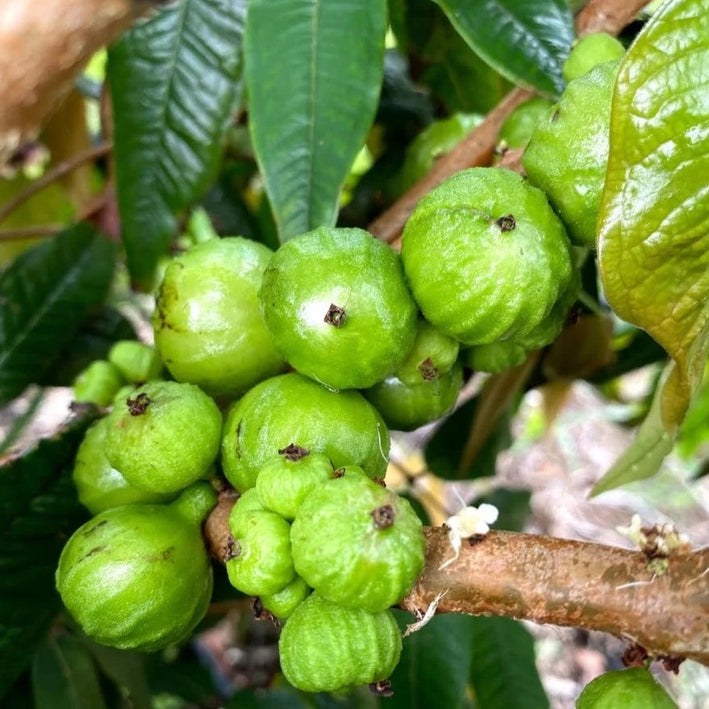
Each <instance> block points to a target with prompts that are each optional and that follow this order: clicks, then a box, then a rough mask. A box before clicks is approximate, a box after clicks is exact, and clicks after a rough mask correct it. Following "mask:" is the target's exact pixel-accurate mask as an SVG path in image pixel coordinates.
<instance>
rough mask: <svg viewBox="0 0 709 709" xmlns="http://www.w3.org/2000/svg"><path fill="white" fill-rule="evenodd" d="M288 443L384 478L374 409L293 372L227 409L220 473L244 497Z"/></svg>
mask: <svg viewBox="0 0 709 709" xmlns="http://www.w3.org/2000/svg"><path fill="white" fill-rule="evenodd" d="M292 443H297V445H299V446H301V447H303V448H307V449H308V450H310V451H314V452H319V453H323V454H325V455H326V456H327V457H328V458H329V459H330V460H331V461H332V464H333V465H334V466H335V467H336V468H338V467H340V466H342V465H346V464H347V463H354V464H356V465H360V466H361V467H362V468H364V470H365V471H366V472H367V474H368V475H370V476H371V477H373V478H383V477H384V473H385V471H386V466H387V462H388V456H389V431H388V429H387V427H386V424H385V423H384V421H383V419H382V417H381V416H380V414H379V413H378V412H377V410H376V409H375V408H374V407H373V406H372V405H371V404H370V403H369V402H368V401H367V400H366V399H365V398H364V397H363V396H362V395H361V394H360V393H359V392H358V391H342V392H339V393H335V392H332V391H329V390H328V389H326V388H325V387H323V386H320V385H319V384H317V383H316V382H314V381H312V380H311V379H308V378H307V377H303V376H301V375H300V374H296V373H294V372H291V373H289V374H281V375H280V376H277V377H272V378H271V379H267V380H266V381H265V382H261V383H260V384H257V385H256V386H255V387H254V388H253V389H251V390H250V391H248V392H247V393H246V394H244V396H243V397H242V398H241V399H239V401H237V402H236V403H235V404H234V405H233V406H232V407H231V409H230V410H229V413H228V415H227V419H226V422H225V424H224V438H223V440H222V458H221V461H222V467H223V469H224V474H225V475H226V477H227V478H228V480H229V482H230V483H231V484H232V485H233V486H234V487H235V488H236V489H237V490H239V491H240V492H244V491H245V490H248V489H249V488H250V487H253V486H254V485H255V484H256V478H257V476H258V473H259V471H260V470H261V467H262V466H263V465H264V463H265V462H266V461H267V460H269V459H271V458H273V457H274V456H276V455H278V451H280V450H283V449H284V448H287V447H288V446H289V445H291V444H292Z"/></svg>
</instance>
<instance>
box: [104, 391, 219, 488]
mask: <svg viewBox="0 0 709 709" xmlns="http://www.w3.org/2000/svg"><path fill="white" fill-rule="evenodd" d="M107 422H108V423H107V428H108V430H107V432H106V442H105V451H106V458H108V461H109V462H110V463H111V465H112V466H113V467H115V468H116V469H118V470H120V471H121V474H122V475H123V477H124V478H125V479H126V480H127V481H128V482H129V483H130V484H131V485H135V486H136V487H140V488H143V489H144V490H148V491H150V492H157V493H171V492H177V491H179V490H182V489H183V488H185V487H187V486H188V485H190V484H191V483H193V482H195V481H196V480H199V479H200V478H201V477H203V476H204V475H205V474H206V473H207V471H208V469H209V467H210V466H211V465H212V463H213V462H214V460H215V459H216V457H217V454H218V453H219V444H220V441H221V430H222V416H221V412H220V411H219V408H218V407H217V405H216V404H215V403H214V401H213V400H212V399H211V398H210V397H209V396H207V395H206V394H205V393H204V392H203V391H202V390H201V389H199V387H196V386H194V385H192V384H180V383H178V382H172V381H153V382H148V383H147V384H144V385H143V386H142V387H139V388H137V389H135V390H134V391H133V394H132V395H130V396H129V397H128V398H127V399H126V401H125V402H124V403H123V404H117V405H116V406H115V407H114V410H113V411H112V412H111V414H110V415H109V416H108V417H107Z"/></svg>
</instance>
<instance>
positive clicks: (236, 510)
mask: <svg viewBox="0 0 709 709" xmlns="http://www.w3.org/2000/svg"><path fill="white" fill-rule="evenodd" d="M253 510H260V511H262V512H268V511H269V510H267V509H266V508H265V507H264V506H263V503H262V502H261V498H260V497H259V494H258V492H257V491H256V488H255V487H252V488H250V489H248V490H247V491H246V492H243V493H242V494H241V495H239V499H238V500H237V501H236V503H235V504H234V506H233V507H232V508H231V513H230V514H229V524H230V525H232V526H237V525H240V524H241V516H242V515H246V513H247V512H252V511H253Z"/></svg>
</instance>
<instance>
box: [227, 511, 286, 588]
mask: <svg viewBox="0 0 709 709" xmlns="http://www.w3.org/2000/svg"><path fill="white" fill-rule="evenodd" d="M237 507H238V503H237V504H236V505H235V506H234V508H233V509H232V514H231V515H230V516H229V530H230V532H231V536H232V537H233V540H234V541H233V542H232V543H231V544H230V554H229V558H228V559H227V562H226V570H227V574H228V576H229V581H230V583H231V585H232V586H234V588H236V589H238V590H239V591H241V592H242V593H246V594H248V595H249V596H263V595H266V596H269V595H272V594H274V593H278V592H279V591H281V590H283V589H284V588H285V587H286V586H287V585H288V584H289V583H290V582H291V581H292V580H293V579H294V578H295V570H294V569H293V557H292V556H291V548H290V547H291V544H290V524H288V522H286V520H285V519H283V517H281V516H280V515H277V514H276V513H275V512H267V511H265V510H249V511H248V512H243V511H242V512H241V514H236V515H234V514H233V511H234V510H236V509H237Z"/></svg>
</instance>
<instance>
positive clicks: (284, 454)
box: [256, 445, 334, 520]
mask: <svg viewBox="0 0 709 709" xmlns="http://www.w3.org/2000/svg"><path fill="white" fill-rule="evenodd" d="M278 452H279V455H277V456H276V457H275V458H269V460H267V461H266V462H265V463H264V465H263V467H262V468H261V470H260V471H259V474H258V477H257V478H256V491H257V492H258V496H259V499H260V500H261V502H262V503H263V506H264V507H266V508H267V509H269V510H271V511H272V512H277V513H278V514H279V515H281V516H282V517H285V518H286V519H290V520H292V519H293V518H294V517H295V515H296V512H297V511H298V508H299V507H300V505H301V503H302V502H303V500H304V499H305V498H306V497H307V495H308V493H309V492H310V491H311V490H312V489H313V488H315V487H317V486H318V485H320V484H321V483H324V482H325V481H326V480H330V479H331V478H332V477H333V474H334V468H333V467H332V463H331V462H330V459H329V458H328V457H327V456H326V455H323V454H322V453H315V452H310V451H309V450H308V449H307V448H301V447H300V446H297V445H290V446H287V447H286V448H282V449H281V450H280V451H278Z"/></svg>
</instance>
